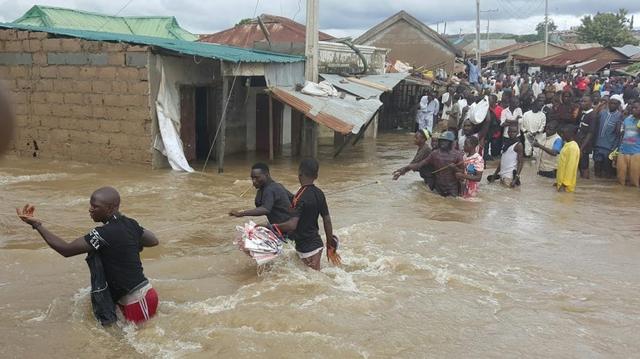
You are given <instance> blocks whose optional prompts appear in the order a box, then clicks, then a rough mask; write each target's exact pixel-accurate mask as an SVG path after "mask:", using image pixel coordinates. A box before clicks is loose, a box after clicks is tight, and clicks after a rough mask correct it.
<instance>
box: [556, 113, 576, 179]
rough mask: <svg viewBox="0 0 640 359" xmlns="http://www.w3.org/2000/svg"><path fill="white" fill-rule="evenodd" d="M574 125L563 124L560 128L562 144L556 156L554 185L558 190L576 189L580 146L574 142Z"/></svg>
mask: <svg viewBox="0 0 640 359" xmlns="http://www.w3.org/2000/svg"><path fill="white" fill-rule="evenodd" d="M576 131H577V130H576V126H574V125H565V126H564V127H563V128H562V131H561V132H562V139H563V140H564V146H562V150H561V151H560V156H559V157H558V171H557V176H556V187H557V188H558V192H573V191H575V189H576V177H577V176H578V163H579V162H580V146H578V142H576Z"/></svg>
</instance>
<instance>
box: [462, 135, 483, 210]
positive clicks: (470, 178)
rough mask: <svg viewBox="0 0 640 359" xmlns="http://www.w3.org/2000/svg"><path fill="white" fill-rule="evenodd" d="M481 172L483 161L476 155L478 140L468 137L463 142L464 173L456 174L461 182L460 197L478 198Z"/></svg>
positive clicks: (478, 154)
mask: <svg viewBox="0 0 640 359" xmlns="http://www.w3.org/2000/svg"><path fill="white" fill-rule="evenodd" d="M483 171H484V159H483V158H482V156H481V155H480V153H478V138H477V137H474V136H469V137H467V139H466V140H465V142H464V172H456V177H457V178H458V180H460V181H463V186H462V197H464V198H473V197H477V196H478V191H479V189H480V181H482V172H483Z"/></svg>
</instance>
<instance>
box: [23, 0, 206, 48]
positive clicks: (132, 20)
mask: <svg viewBox="0 0 640 359" xmlns="http://www.w3.org/2000/svg"><path fill="white" fill-rule="evenodd" d="M13 23H14V24H20V25H29V26H39V27H49V28H60V29H70V30H87V31H104V32H112V33H117V34H127V35H141V36H154V37H162V38H165V39H177V40H186V41H195V40H197V39H198V37H197V36H196V35H194V34H192V33H190V32H188V31H187V30H185V29H183V28H181V27H180V25H178V21H177V20H176V18H175V17H173V16H148V17H124V16H109V15H104V14H98V13H92V12H87V11H80V10H73V9H65V8H58V7H50V6H41V5H35V6H33V7H32V8H31V9H29V10H28V11H27V12H26V13H25V14H24V15H22V17H20V18H19V19H17V20H15V21H14V22H13Z"/></svg>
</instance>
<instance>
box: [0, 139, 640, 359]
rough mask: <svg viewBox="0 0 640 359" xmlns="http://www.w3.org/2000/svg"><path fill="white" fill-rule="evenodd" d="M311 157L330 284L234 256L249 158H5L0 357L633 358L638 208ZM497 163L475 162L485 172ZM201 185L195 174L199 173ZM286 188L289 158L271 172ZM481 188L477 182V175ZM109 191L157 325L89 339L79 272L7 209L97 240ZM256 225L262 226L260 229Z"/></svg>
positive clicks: (400, 146)
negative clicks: (315, 162) (172, 165)
mask: <svg viewBox="0 0 640 359" xmlns="http://www.w3.org/2000/svg"><path fill="white" fill-rule="evenodd" d="M332 150H333V149H332V148H330V147H326V148H322V149H321V156H320V179H319V181H318V185H319V187H320V188H322V189H323V190H324V191H325V193H326V194H327V201H328V203H329V208H330V211H331V215H332V219H333V224H334V231H336V232H337V234H338V235H339V236H340V238H341V241H342V247H341V251H340V253H341V255H342V259H343V267H341V268H335V267H330V266H328V264H327V262H326V257H323V269H322V271H321V272H313V271H311V270H307V269H305V268H304V267H303V265H302V263H301V262H300V260H299V259H298V258H297V255H296V254H295V251H294V249H293V248H292V247H291V246H289V247H288V249H287V251H286V255H285V256H284V258H281V259H279V260H278V261H277V262H276V263H275V265H274V266H273V268H271V269H270V270H268V271H266V272H264V273H262V274H261V275H260V276H258V275H257V274H256V266H255V264H253V263H252V262H251V261H250V259H249V258H248V257H247V256H245V255H244V254H243V253H241V252H240V251H239V250H238V249H237V248H236V247H235V246H234V245H233V243H232V241H233V238H234V236H235V226H236V225H239V224H242V223H243V222H244V220H245V219H246V218H245V219H232V218H230V217H228V216H227V213H228V211H229V210H230V209H234V208H250V207H252V206H253V196H254V194H255V191H254V190H253V189H251V190H249V191H248V192H247V194H246V195H245V196H244V197H242V198H241V197H240V194H241V193H243V192H244V191H245V190H246V189H247V188H248V187H249V186H250V185H251V182H250V180H249V168H250V165H251V164H252V163H253V161H254V159H253V158H251V157H244V156H243V157H236V158H231V159H229V160H227V161H226V169H225V173H224V174H223V175H218V174H215V173H214V172H213V171H214V169H213V167H215V166H214V165H211V166H210V168H209V170H208V173H207V174H205V175H202V174H185V173H177V172H171V171H169V170H157V171H152V170H150V169H149V168H144V167H131V166H104V165H89V164H81V163H71V162H47V161H43V160H38V159H36V160H34V159H31V158H24V159H16V158H6V159H4V160H3V161H2V162H0V213H1V216H0V267H1V268H2V270H1V271H0V309H1V310H0V330H1V332H2V335H0V357H2V358H33V357H42V356H43V355H46V354H45V353H50V354H54V353H55V355H54V356H55V357H87V356H90V355H91V356H95V357H99V358H102V357H106V358H119V357H166V358H175V357H187V358H212V357H220V358H255V357H273V358H299V357H303V356H304V357H314V358H328V357H334V358H388V357H401V358H422V357H476V358H478V357H482V358H503V357H510V358H513V357H531V358H533V357H554V358H594V357H595V358H598V357H606V358H628V357H633V356H635V355H637V353H638V352H640V341H639V340H638V339H639V338H640V334H638V333H640V275H639V273H640V260H638V259H639V258H640V241H639V240H638V238H639V236H638V233H639V231H640V224H639V223H640V222H639V221H638V219H639V218H640V206H639V200H640V193H639V192H638V190H637V188H623V187H621V186H619V185H617V184H615V183H614V182H609V181H596V180H590V181H579V182H578V187H577V190H576V193H575V194H558V193H556V192H555V191H554V189H553V188H552V187H551V185H552V183H553V181H552V180H549V179H544V178H540V177H537V176H535V172H534V165H533V164H531V163H529V162H527V163H526V164H525V168H524V170H523V176H522V178H523V180H522V181H523V186H522V187H521V188H520V189H516V190H508V189H505V188H502V187H501V186H499V185H497V184H496V185H488V184H486V180H484V181H483V183H482V186H481V189H480V198H479V200H478V201H474V202H470V201H463V200H453V199H445V198H441V197H439V196H438V195H436V194H432V193H430V192H429V191H428V190H427V189H426V188H425V186H424V185H423V184H422V182H421V181H420V178H419V176H418V175H417V174H415V173H414V174H408V175H407V176H405V177H403V178H401V179H400V180H399V181H397V182H393V181H391V175H390V174H391V172H392V171H393V170H394V169H397V168H399V167H400V166H402V165H405V164H407V163H408V162H409V161H410V159H411V158H412V157H413V155H414V154H415V147H414V146H413V145H412V136H411V135H409V134H402V133H393V134H384V135H382V136H381V138H379V139H378V141H377V143H374V142H365V143H362V144H359V145H357V146H356V147H353V148H348V149H346V150H345V151H344V152H343V153H342V155H341V156H340V157H339V158H338V159H336V160H333V159H331V154H332V152H331V151H332ZM495 166H496V163H491V164H489V167H490V170H489V171H493V169H494V168H495ZM196 168H198V169H199V168H200V166H197V167H196ZM271 173H272V176H273V177H274V179H275V180H277V181H279V182H282V183H283V184H284V185H285V186H286V187H287V188H289V190H291V191H294V192H295V190H296V189H297V185H298V183H297V160H291V159H286V158H285V159H281V160H277V161H275V163H274V164H273V165H271ZM487 174H489V173H487V172H485V177H486V175H487ZM104 185H111V186H114V187H116V188H117V189H118V190H119V191H120V193H121V196H122V205H121V210H122V212H123V213H125V214H126V215H128V216H131V217H133V218H135V219H137V220H138V221H139V222H140V223H141V224H142V225H143V226H144V227H146V228H149V229H150V230H152V231H154V232H156V234H157V236H158V238H159V240H160V245H159V246H158V247H154V248H147V249H145V250H144V251H143V253H142V257H143V266H144V269H145V274H146V276H147V277H148V278H149V279H150V280H151V282H152V283H153V286H154V287H155V288H156V289H157V290H158V293H159V296H160V306H159V313H158V315H157V316H156V317H155V318H153V319H151V320H150V321H149V322H147V323H146V324H144V325H142V326H140V327H137V328H136V327H135V326H133V325H124V324H120V323H119V326H118V327H115V328H109V329H106V330H105V329H102V328H101V327H100V325H99V324H97V323H96V321H95V320H94V318H93V315H92V313H91V304H90V296H89V271H88V268H87V265H86V263H85V261H84V255H80V256H77V257H74V258H71V259H65V258H63V257H61V256H60V255H59V254H57V253H55V252H54V251H53V250H52V249H49V248H48V247H47V245H46V244H45V243H44V241H43V240H42V239H41V238H40V237H39V236H38V235H37V233H36V232H35V231H33V230H31V228H29V226H27V225H25V224H23V223H22V222H20V221H19V220H18V218H17V217H16V216H15V210H14V208H15V207H17V206H20V205H23V204H24V203H26V202H29V203H34V204H35V205H36V207H37V212H36V216H38V217H41V218H42V219H43V220H46V221H48V222H54V223H57V224H59V225H62V226H64V227H61V226H57V225H54V224H49V223H46V226H47V227H48V228H49V229H51V230H53V231H54V232H55V233H57V234H59V235H61V236H62V237H63V238H65V239H67V240H71V239H74V238H77V237H79V236H80V235H82V234H83V233H86V232H87V231H88V230H89V229H90V228H92V227H93V226H94V224H93V223H92V221H91V219H90V218H89V215H88V198H89V195H90V194H91V192H92V191H93V190H95V189H96V188H98V187H100V186H104ZM259 221H260V222H263V221H264V220H263V219H260V220H259Z"/></svg>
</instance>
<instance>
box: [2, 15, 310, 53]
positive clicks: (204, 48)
mask: <svg viewBox="0 0 640 359" xmlns="http://www.w3.org/2000/svg"><path fill="white" fill-rule="evenodd" d="M0 28H5V29H17V30H27V31H41V32H47V33H50V34H54V35H59V36H67V37H75V38H79V39H84V40H92V41H109V42H125V43H130V44H136V45H148V46H155V47H158V48H161V49H164V50H168V51H173V52H176V53H179V54H183V55H193V56H199V57H205V58H211V59H218V60H223V61H228V62H234V63H237V62H260V63H293V62H301V61H304V60H305V59H304V57H302V56H293V55H283V54H276V53H272V52H267V51H258V50H251V49H242V48H239V47H232V46H226V45H216V44H208V43H202V42H193V41H184V40H170V39H163V38H159V37H149V36H137V35H125V34H114V33H109V32H95V31H83V30H67V29H52V28H43V27H35V26H25V25H19V24H10V23H9V24H7V23H4V24H3V23H0Z"/></svg>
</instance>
